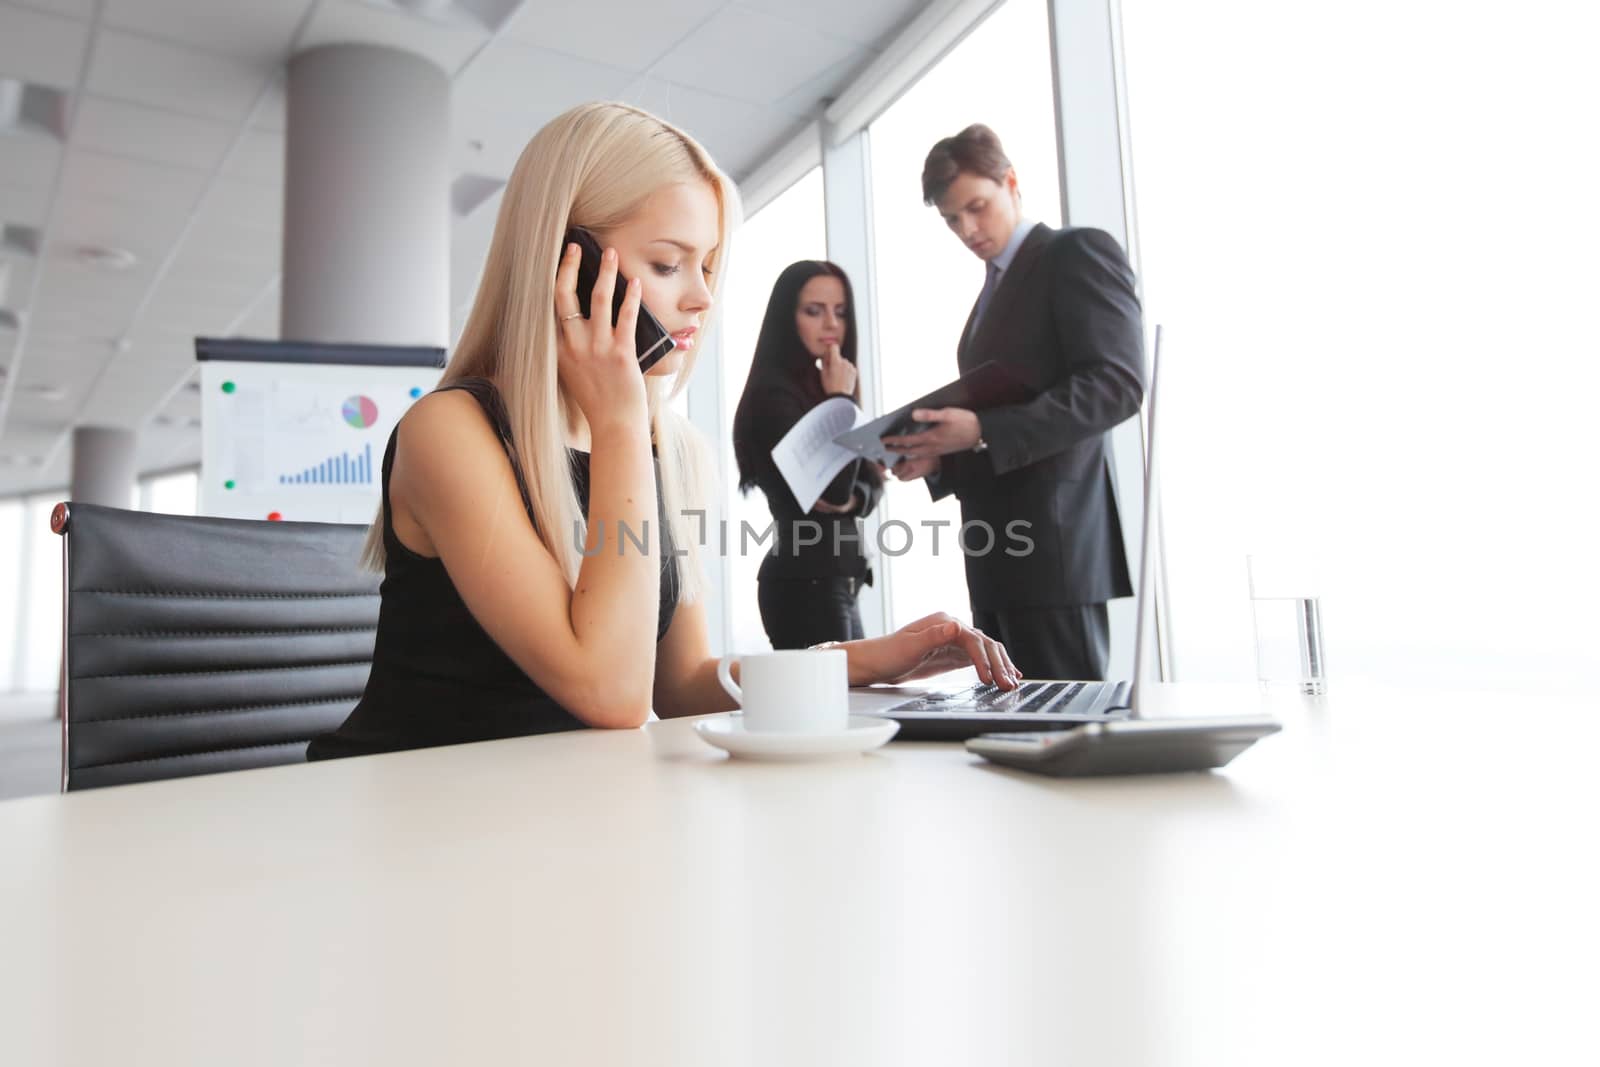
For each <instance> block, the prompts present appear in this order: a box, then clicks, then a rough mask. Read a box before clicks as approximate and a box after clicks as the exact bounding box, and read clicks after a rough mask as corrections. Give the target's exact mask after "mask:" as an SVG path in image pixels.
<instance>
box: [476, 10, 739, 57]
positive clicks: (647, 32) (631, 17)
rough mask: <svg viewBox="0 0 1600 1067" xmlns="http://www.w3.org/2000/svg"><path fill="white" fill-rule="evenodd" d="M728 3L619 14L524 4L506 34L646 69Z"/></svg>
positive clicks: (549, 47) (522, 41) (529, 43)
mask: <svg viewBox="0 0 1600 1067" xmlns="http://www.w3.org/2000/svg"><path fill="white" fill-rule="evenodd" d="M726 6H727V0H656V2H654V3H649V4H643V5H640V6H639V7H638V8H635V9H632V10H629V11H628V12H627V17H626V18H617V17H613V15H614V12H613V11H612V10H611V9H609V8H607V7H605V6H591V5H588V4H547V3H528V4H524V5H523V7H522V11H521V12H520V13H519V14H517V15H514V16H513V17H512V22H511V25H510V26H508V27H507V28H506V37H507V38H509V39H510V40H512V41H516V42H518V43H520V44H527V45H534V46H537V47H539V48H545V49H549V50H551V51H555V52H563V53H565V54H567V55H569V56H576V57H578V58H580V59H588V60H591V61H593V62H596V63H603V64H606V65H607V66H614V67H625V68H627V69H629V70H644V69H646V68H648V67H649V66H650V64H652V63H654V62H655V61H656V60H658V59H661V58H662V57H664V56H665V55H666V54H667V53H668V52H670V51H671V50H672V49H673V48H674V47H676V46H677V44H678V43H679V42H680V41H681V40H683V38H684V37H686V36H688V35H689V34H691V33H693V32H694V31H695V28H696V27H698V26H699V25H700V24H701V23H703V22H704V21H705V20H706V19H707V18H708V17H709V16H710V15H712V14H714V13H716V12H717V11H720V10H721V9H722V8H724V7H726ZM662 73H665V74H669V75H670V74H671V71H663V72H662Z"/></svg>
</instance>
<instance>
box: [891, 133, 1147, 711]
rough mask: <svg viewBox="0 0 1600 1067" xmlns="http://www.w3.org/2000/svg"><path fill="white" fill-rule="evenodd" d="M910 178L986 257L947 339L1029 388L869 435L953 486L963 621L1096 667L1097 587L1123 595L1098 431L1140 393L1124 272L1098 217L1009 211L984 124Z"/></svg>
mask: <svg viewBox="0 0 1600 1067" xmlns="http://www.w3.org/2000/svg"><path fill="white" fill-rule="evenodd" d="M922 193H923V200H924V201H925V202H926V203H928V204H930V205H934V206H936V207H937V208H938V210H939V214H940V215H941V216H943V218H944V221H945V224H946V225H947V226H949V227H950V230H951V232H952V233H954V234H955V235H956V236H957V237H959V238H960V239H961V242H962V243H963V244H964V245H966V246H967V248H968V249H969V250H971V252H972V253H973V254H974V255H976V256H977V257H978V258H979V259H981V260H983V261H984V263H985V265H986V270H985V280H984V286H983V290H982V291H981V292H980V294H979V296H978V300H977V302H976V303H975V304H974V305H973V309H972V315H971V317H970V318H969V319H968V320H967V326H966V329H965V330H964V331H963V332H962V335H961V341H960V343H959V345H958V347H957V349H956V357H957V361H958V362H959V364H960V367H961V371H962V373H966V372H967V371H969V370H971V369H972V368H974V367H976V366H978V365H979V364H981V363H984V362H987V361H990V360H993V361H995V362H998V363H1001V364H1004V365H1005V366H1006V367H1007V368H1008V369H1010V370H1012V371H1013V372H1015V373H1016V374H1017V376H1018V377H1020V378H1022V379H1023V380H1024V381H1026V382H1028V383H1029V385H1030V388H1031V389H1032V390H1033V395H1032V398H1031V399H1029V400H1028V401H1026V402H1024V403H1020V404H1009V405H1005V406H1001V407H993V408H989V409H987V410H983V411H968V410H966V409H964V408H942V409H938V410H924V411H917V412H915V413H914V417H915V418H916V419H917V420H918V421H920V422H923V423H928V424H931V425H930V426H929V427H928V428H927V429H925V430H923V431H922V432H920V433H915V434H908V435H905V436H901V437H886V438H884V443H885V444H886V445H887V446H888V447H890V448H891V449H893V450H895V451H896V452H900V453H901V454H902V456H903V458H902V459H901V460H900V461H899V462H898V463H897V464H896V465H895V467H894V474H895V476H896V477H898V478H901V479H911V478H926V479H927V480H928V487H929V489H930V491H931V492H932V493H933V497H934V499H935V500H937V499H940V498H941V497H944V496H947V495H949V494H950V493H954V494H955V495H956V496H957V497H958V498H959V499H960V501H961V517H962V524H963V531H964V537H963V551H964V552H965V553H966V569H967V592H968V595H969V596H970V597H971V601H972V622H973V625H974V626H975V627H977V628H978V629H980V630H983V631H984V632H986V633H987V634H989V636H991V637H994V638H996V639H998V640H999V641H1000V642H1001V643H1003V644H1004V645H1005V646H1006V649H1007V651H1009V652H1010V653H1011V658H1012V660H1013V661H1015V663H1016V665H1017V667H1018V668H1019V669H1020V670H1021V671H1022V673H1023V674H1024V675H1025V676H1029V677H1033V678H1083V679H1100V678H1104V677H1105V671H1106V663H1107V660H1108V657H1109V653H1110V635H1109V627H1108V625H1107V616H1106V601H1108V600H1110V599H1111V598H1113V597H1121V596H1132V595H1133V585H1132V582H1131V581H1130V579H1129V576H1128V560H1127V553H1126V552H1125V551H1124V548H1123V541H1122V524H1121V518H1120V516H1119V514H1118V511H1117V497H1116V489H1115V486H1114V485H1113V483H1112V478H1111V460H1110V451H1109V449H1110V440H1109V436H1108V431H1109V430H1110V429H1111V428H1112V427H1114V426H1116V425H1117V424H1118V423H1120V422H1122V421H1123V420H1124V419H1127V418H1129V417H1131V416H1132V415H1134V414H1135V413H1136V412H1137V411H1138V410H1139V405H1140V404H1141V403H1142V402H1143V399H1144V343H1143V338H1144V331H1143V327H1142V325H1141V323H1140V317H1139V301H1138V297H1137V296H1136V295H1135V293H1134V277H1133V271H1132V269H1131V268H1130V267H1129V266H1128V260H1127V257H1126V256H1124V255H1123V252H1122V249H1121V248H1120V247H1118V245H1117V242H1116V241H1115V240H1114V239H1113V238H1112V237H1111V235H1109V234H1107V233H1105V232H1104V231H1102V230H1093V229H1073V228H1068V229H1063V230H1055V229H1052V228H1050V227H1049V226H1047V225H1044V224H1043V223H1040V224H1037V225H1034V224H1030V223H1029V222H1028V221H1027V220H1026V219H1024V218H1023V217H1022V198H1021V194H1020V193H1019V191H1018V188H1017V174H1016V171H1015V170H1014V169H1013V168H1012V166H1011V162H1010V160H1008V159H1007V158H1006V155H1005V152H1004V150H1003V149H1002V148H1001V146H1000V141H999V138H997V137H996V136H995V134H994V132H993V131H992V130H990V129H989V128H988V127H987V126H982V125H974V126H969V127H967V128H966V129H965V130H962V131H961V132H960V133H958V134H956V135H955V136H954V137H947V138H945V139H944V140H942V141H940V142H939V143H938V144H936V145H934V146H933V149H932V151H930V152H929V153H928V158H927V161H926V163H925V164H924V166H923V171H922ZM1020 523H1026V524H1027V525H1026V526H1025V527H1023V526H1021V525H1020ZM986 528H987V531H992V534H991V533H990V532H986ZM1018 530H1020V531H1022V535H1023V536H1024V537H1025V538H1026V539H1027V540H1031V542H1032V544H1031V546H1029V545H1028V544H1027V543H1026V541H1024V540H1021V539H1019V538H1018V537H1017V536H1015V532H1016V531H1018ZM986 546H987V547H988V550H987V551H984V549H985V547H986Z"/></svg>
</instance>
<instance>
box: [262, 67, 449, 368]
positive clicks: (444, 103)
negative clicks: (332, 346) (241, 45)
mask: <svg viewBox="0 0 1600 1067" xmlns="http://www.w3.org/2000/svg"><path fill="white" fill-rule="evenodd" d="M288 96H289V110H288V129H289V133H288V146H287V162H286V165H285V174H284V182H285V194H284V218H283V306H282V308H283V309H282V323H281V334H282V337H283V338H284V339H285V340H292V341H335V342H337V341H344V342H355V343H370V344H401V345H445V344H447V343H448V341H449V331H450V213H449V192H450V173H449V158H448V153H449V131H450V79H449V78H448V77H447V76H446V74H445V73H444V71H442V70H440V69H439V68H438V67H435V66H434V65H433V64H432V63H430V62H428V61H427V60H425V59H422V58H420V57H418V56H414V55H411V54H410V53H407V52H399V51H395V50H393V49H389V48H378V47H373V46H370V45H353V44H350V45H329V46H327V47H323V48H315V49H312V50H310V51H307V52H302V53H301V54H300V55H298V56H296V57H295V58H294V59H293V60H292V61H291V62H290V64H289V78H288Z"/></svg>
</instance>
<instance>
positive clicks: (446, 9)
mask: <svg viewBox="0 0 1600 1067" xmlns="http://www.w3.org/2000/svg"><path fill="white" fill-rule="evenodd" d="M365 2H366V4H367V6H368V7H381V8H386V9H387V10H389V11H400V12H403V13H405V14H407V15H414V16H416V17H417V18H419V19H426V20H427V21H428V22H433V23H437V24H439V25H442V26H471V27H474V28H476V29H482V30H486V31H488V32H489V33H494V32H495V31H496V30H498V29H499V28H500V26H501V24H502V23H504V22H505V20H506V18H507V17H508V16H510V14H511V13H512V12H513V11H515V10H516V9H517V7H518V5H519V3H520V0H365Z"/></svg>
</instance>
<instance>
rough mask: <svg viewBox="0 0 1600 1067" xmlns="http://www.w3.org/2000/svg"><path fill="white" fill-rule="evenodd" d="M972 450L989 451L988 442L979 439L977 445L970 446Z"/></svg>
mask: <svg viewBox="0 0 1600 1067" xmlns="http://www.w3.org/2000/svg"><path fill="white" fill-rule="evenodd" d="M972 450H973V451H974V452H987V451H989V442H988V441H985V440H984V439H983V438H982V437H979V438H978V443H977V444H975V445H973V446H972Z"/></svg>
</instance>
